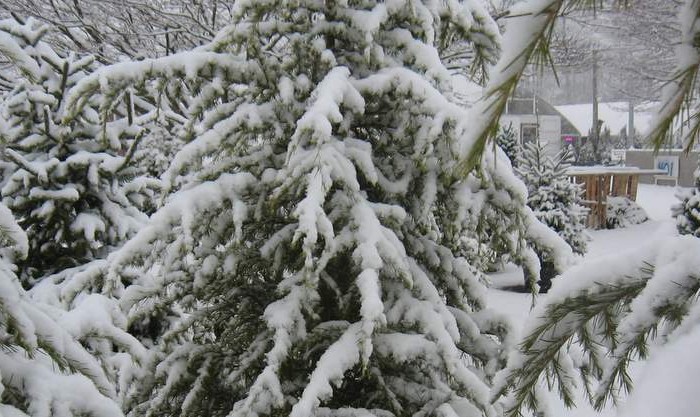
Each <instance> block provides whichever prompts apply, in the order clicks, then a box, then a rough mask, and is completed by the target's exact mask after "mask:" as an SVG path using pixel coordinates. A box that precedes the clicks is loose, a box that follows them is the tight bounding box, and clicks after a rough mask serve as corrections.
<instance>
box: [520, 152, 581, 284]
mask: <svg viewBox="0 0 700 417" xmlns="http://www.w3.org/2000/svg"><path fill="white" fill-rule="evenodd" d="M569 160H570V155H569V153H568V151H567V150H563V151H562V152H559V153H558V154H557V155H556V156H554V157H551V156H549V155H548V154H547V153H546V150H545V147H544V146H543V145H542V144H541V143H540V142H539V141H536V142H529V143H527V144H525V146H524V149H523V153H522V157H521V160H520V163H519V165H518V168H517V169H516V170H517V172H518V174H519V175H520V178H522V180H523V182H524V183H525V185H526V186H527V191H528V197H527V204H528V206H529V207H530V208H531V209H532V211H533V212H534V213H535V216H536V217H537V219H538V220H539V221H541V222H542V223H544V224H546V225H547V226H548V227H549V228H550V229H552V230H554V231H556V232H557V233H558V234H559V236H561V237H562V238H563V239H564V241H566V243H567V244H568V245H569V246H571V249H572V250H573V252H574V253H576V254H581V255H582V254H584V253H585V252H586V239H587V236H586V232H585V228H586V217H587V210H586V209H585V208H584V207H583V206H582V205H581V193H582V191H583V190H582V189H581V187H580V185H578V184H574V183H572V182H570V180H569V177H568V175H567V174H566V170H567V168H569V166H570V165H569ZM536 251H537V252H538V256H539V258H540V262H541V264H542V271H541V272H540V277H539V278H540V282H539V284H540V290H541V291H544V292H546V291H547V290H548V289H549V287H550V286H551V279H552V278H554V275H556V268H554V267H553V266H552V264H553V262H552V260H551V254H549V253H547V252H548V251H547V250H546V249H545V248H541V247H540V248H537V247H536Z"/></svg>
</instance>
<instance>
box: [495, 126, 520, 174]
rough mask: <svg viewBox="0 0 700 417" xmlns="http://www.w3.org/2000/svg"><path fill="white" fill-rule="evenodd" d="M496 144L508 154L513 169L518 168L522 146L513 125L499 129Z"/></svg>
mask: <svg viewBox="0 0 700 417" xmlns="http://www.w3.org/2000/svg"><path fill="white" fill-rule="evenodd" d="M496 143H497V144H498V146H500V147H501V149H503V152H505V153H506V156H508V159H510V163H511V165H512V166H513V168H517V166H518V161H519V160H520V154H521V148H522V146H521V145H520V141H519V140H518V136H517V135H516V132H515V128H513V123H510V124H508V126H506V127H502V126H501V127H500V128H499V130H498V135H497V136H496Z"/></svg>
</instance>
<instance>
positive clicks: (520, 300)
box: [488, 184, 678, 417]
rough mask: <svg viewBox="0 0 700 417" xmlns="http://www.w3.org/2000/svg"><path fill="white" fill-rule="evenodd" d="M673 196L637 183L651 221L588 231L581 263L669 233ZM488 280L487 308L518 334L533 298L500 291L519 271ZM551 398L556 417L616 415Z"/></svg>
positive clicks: (513, 269)
mask: <svg viewBox="0 0 700 417" xmlns="http://www.w3.org/2000/svg"><path fill="white" fill-rule="evenodd" d="M675 194H676V189H675V188H673V187H665V186H656V185H647V184H640V185H639V191H638V195H637V203H639V204H640V205H641V206H642V207H643V208H644V210H646V212H647V214H648V215H649V218H650V220H649V221H647V222H645V223H642V224H639V225H636V226H632V227H628V228H625V229H616V230H589V231H588V233H589V234H590V237H591V240H590V242H589V243H588V253H587V254H586V256H585V259H584V260H590V259H594V258H597V257H601V256H608V255H611V254H615V253H618V252H623V251H627V250H629V249H632V248H634V247H636V246H639V245H642V244H644V243H646V242H648V241H649V239H654V236H655V235H657V234H664V235H668V234H669V233H672V230H673V229H674V227H675V226H674V222H673V219H672V218H671V206H672V205H674V204H675V203H676V202H677V201H678V200H677V198H676V197H675ZM490 278H491V282H492V288H491V289H490V290H489V292H488V305H489V307H490V308H492V309H495V310H497V311H500V312H501V313H503V314H505V315H507V316H508V317H509V318H510V319H511V320H512V323H513V325H514V326H515V331H516V332H519V331H520V329H521V328H522V326H523V324H524V323H525V320H526V319H527V316H528V313H529V311H530V308H531V306H532V298H531V297H530V295H529V294H522V293H515V292H510V291H504V290H501V289H499V288H504V287H508V286H513V285H518V284H522V282H523V278H522V272H520V271H519V270H518V269H517V268H516V267H508V268H506V270H505V271H504V272H501V273H495V274H491V275H490ZM553 283H554V284H553V285H555V286H556V285H557V280H556V279H555V280H554V281H553ZM545 297H546V295H542V296H539V297H538V299H537V300H536V301H535V302H540V301H542V300H544V299H545ZM516 336H517V335H516ZM642 368H643V366H637V367H636V369H635V370H634V371H635V373H636V372H641V371H642ZM551 399H552V400H551V401H550V403H551V404H550V407H551V411H552V414H553V415H554V416H556V417H594V416H600V417H611V416H614V415H615V410H613V409H607V410H604V411H603V412H601V413H598V412H596V411H594V410H593V409H592V408H591V406H590V405H588V403H587V401H586V400H585V398H584V397H583V396H582V395H581V396H580V398H579V399H578V401H577V408H575V409H572V410H568V409H566V408H565V407H564V405H563V404H562V402H561V401H560V400H559V398H558V396H557V394H556V393H552V395H551Z"/></svg>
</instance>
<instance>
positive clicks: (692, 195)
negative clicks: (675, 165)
mask: <svg viewBox="0 0 700 417" xmlns="http://www.w3.org/2000/svg"><path fill="white" fill-rule="evenodd" d="M694 175H695V188H692V189H690V190H687V191H685V192H681V193H679V194H678V199H679V200H680V203H678V204H677V205H675V206H673V207H672V209H671V211H672V212H673V217H675V218H676V227H677V228H678V233H680V234H682V235H691V236H695V237H700V164H699V165H698V168H697V169H696V170H695V173H694Z"/></svg>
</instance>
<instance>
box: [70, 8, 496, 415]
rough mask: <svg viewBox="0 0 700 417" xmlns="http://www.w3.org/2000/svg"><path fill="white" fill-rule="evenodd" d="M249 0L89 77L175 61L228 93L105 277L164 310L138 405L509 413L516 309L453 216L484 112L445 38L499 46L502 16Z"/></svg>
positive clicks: (129, 81) (149, 71)
mask: <svg viewBox="0 0 700 417" xmlns="http://www.w3.org/2000/svg"><path fill="white" fill-rule="evenodd" d="M236 4H237V10H236V11H235V13H234V16H235V18H234V23H233V25H232V26H231V27H229V28H228V29H226V30H224V31H223V32H222V33H220V34H219V36H217V38H216V40H215V41H214V42H213V43H212V44H211V45H209V46H208V47H206V48H203V49H200V50H197V51H193V52H189V53H184V54H182V55H175V56H172V57H168V58H164V59H159V60H147V61H141V62H135V63H128V64H117V65H115V66H112V67H108V68H104V69H103V70H100V71H99V73H96V74H94V75H93V76H91V77H88V78H86V79H85V80H84V81H82V82H81V83H79V84H78V85H77V86H76V88H75V89H74V91H73V93H72V96H71V100H70V103H71V104H70V105H71V106H72V109H73V110H72V111H73V112H79V111H81V109H82V107H81V103H83V102H84V100H85V97H89V96H90V95H91V94H107V95H109V94H110V91H114V90H117V89H123V88H125V86H127V87H128V86H130V85H134V84H138V83H141V82H142V81H143V80H144V79H147V78H149V77H150V78H152V77H156V78H158V77H160V78H161V79H163V80H167V79H177V82H183V83H185V84H188V85H189V86H190V87H188V88H190V89H191V90H192V91H195V90H199V91H202V92H203V91H205V90H206V91H211V96H209V97H214V96H215V97H216V99H215V100H209V101H208V106H205V107H204V109H205V110H204V111H201V112H198V111H196V109H197V108H198V107H196V106H198V105H199V104H195V103H196V102H197V101H199V102H200V103H201V100H193V102H192V104H191V107H190V108H191V109H195V110H190V117H192V119H193V120H197V122H196V123H195V124H194V125H193V128H192V130H191V133H192V139H191V141H190V142H189V143H188V144H187V145H186V146H185V147H184V148H183V149H182V150H181V151H180V152H179V153H178V154H177V156H176V157H175V158H174V161H173V164H172V166H171V167H170V169H169V171H168V172H167V173H166V175H165V176H164V179H165V180H166V181H167V182H168V183H169V184H170V185H171V187H172V188H171V191H172V194H171V195H170V196H169V197H168V199H167V200H166V203H165V205H164V206H163V208H161V209H160V210H158V212H156V213H155V214H154V215H153V216H152V218H151V222H150V224H149V225H148V227H146V228H144V229H142V230H141V231H140V232H139V233H138V234H137V235H136V236H135V237H134V238H132V239H131V240H130V241H129V242H128V243H127V244H126V245H125V246H124V247H123V248H122V249H120V250H118V251H117V252H115V253H113V254H112V255H111V256H110V259H109V261H110V269H109V272H108V274H107V276H106V277H104V279H105V281H106V282H107V283H108V284H107V285H109V286H111V287H112V288H120V287H121V286H123V285H124V284H123V283H124V282H125V281H126V282H132V281H133V282H135V283H134V284H133V285H131V286H129V287H127V288H125V289H124V291H123V296H122V305H124V306H126V307H130V309H131V310H130V315H131V321H132V322H133V323H139V326H141V325H142V324H145V323H146V322H149V320H150V323H157V325H155V326H152V327H149V326H146V327H147V329H146V330H147V331H148V332H151V335H152V336H153V337H152V338H151V339H152V341H153V342H154V344H155V345H154V349H155V350H157V352H158V355H159V361H158V363H157V364H155V365H154V367H153V378H151V379H145V380H143V381H141V384H142V385H141V386H140V389H139V390H138V391H139V392H140V397H137V398H135V401H136V402H140V404H139V405H137V406H136V407H135V408H133V411H132V413H133V414H134V415H197V416H199V415H208V416H223V415H233V416H250V415H292V416H310V415H326V416H340V415H347V416H351V415H357V416H359V415H375V416H384V415H412V414H416V413H423V414H426V415H429V414H434V415H460V416H466V415H472V414H475V413H478V414H484V415H494V414H495V413H496V411H495V410H494V408H493V407H492V405H491V404H490V403H489V401H488V392H489V381H490V378H491V377H492V375H493V374H494V372H495V371H496V370H497V369H498V368H499V367H500V364H501V363H502V361H503V358H504V356H503V355H504V351H503V348H502V347H501V345H500V344H501V343H502V342H503V340H504V338H505V337H506V327H507V326H505V324H504V322H503V321H502V320H501V319H500V318H499V317H498V316H496V315H494V314H492V313H490V312H488V311H487V310H484V308H483V307H484V299H483V287H482V285H481V284H480V283H479V281H478V279H477V277H476V276H475V275H474V274H473V271H472V269H471V268H470V266H469V264H468V263H467V262H466V260H465V259H464V258H462V257H460V256H459V253H460V248H459V247H458V246H457V245H456V242H455V241H454V239H453V237H454V236H456V234H451V233H450V234H448V233H446V232H447V230H448V229H449V228H451V227H454V225H455V224H457V225H459V223H458V222H457V219H458V218H459V216H460V215H461V214H460V213H459V212H457V211H456V210H454V208H456V207H459V206H460V203H459V201H456V200H457V198H464V197H465V194H463V193H459V192H455V191H456V190H458V189H459V187H461V186H462V183H461V181H460V180H461V178H460V177H455V175H454V174H455V173H456V172H457V171H456V170H455V164H456V163H457V158H458V156H459V155H460V152H461V151H462V150H461V149H460V146H462V144H463V143H462V142H461V140H462V138H463V137H464V135H465V132H466V131H468V130H469V129H472V128H473V127H472V126H470V124H469V123H467V122H466V121H465V120H464V119H463V116H464V111H463V110H462V109H461V108H460V107H459V106H457V105H455V104H453V103H451V102H450V101H448V100H447V99H446V98H445V96H444V93H447V92H449V88H450V81H449V73H448V71H447V70H446V68H445V66H444V65H443V63H442V61H441V60H440V58H439V56H440V51H441V50H442V48H444V47H445V46H446V45H445V42H446V40H449V41H450V42H453V41H455V40H457V41H462V42H465V43H468V44H470V45H471V47H472V49H473V51H474V56H475V57H477V58H478V59H477V60H475V61H474V64H475V65H480V64H481V62H480V61H479V60H491V59H493V58H494V57H495V55H496V53H497V38H498V32H497V27H496V25H495V24H494V23H493V22H492V21H491V20H490V17H489V16H488V14H487V13H486V12H485V11H484V10H482V9H481V8H480V3H479V2H471V1H470V2H456V1H448V2H440V3H432V2H427V3H422V2H411V3H410V4H408V3H403V2H399V3H388V4H384V3H381V2H373V1H370V2H365V3H362V5H354V3H353V4H351V5H348V4H345V3H337V4H336V3H318V2H311V1H309V2H307V1H302V2H299V3H298V4H296V5H295V6H294V7H291V6H289V5H288V3H287V2H281V1H270V2H264V3H261V2H245V1H241V2H237V3H236ZM192 85H199V87H198V88H194V87H191V86H192ZM199 108H201V107H199ZM498 169H500V170H507V169H508V165H507V164H502V165H500V168H498ZM161 318H162V319H161Z"/></svg>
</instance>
